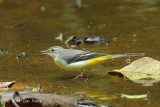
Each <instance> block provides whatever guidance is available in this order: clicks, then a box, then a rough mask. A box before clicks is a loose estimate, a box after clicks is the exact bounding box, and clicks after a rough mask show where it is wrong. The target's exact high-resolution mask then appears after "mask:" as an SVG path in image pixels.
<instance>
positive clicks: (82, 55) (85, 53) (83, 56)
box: [66, 51, 106, 64]
mask: <svg viewBox="0 0 160 107" xmlns="http://www.w3.org/2000/svg"><path fill="white" fill-rule="evenodd" d="M105 55H106V54H105V53H92V52H89V51H83V52H82V53H80V54H76V55H74V56H72V57H70V58H68V59H67V60H66V62H67V64H71V63H74V62H78V61H83V60H88V59H92V58H96V57H99V56H105Z"/></svg>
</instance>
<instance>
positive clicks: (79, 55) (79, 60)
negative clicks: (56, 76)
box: [40, 46, 144, 79]
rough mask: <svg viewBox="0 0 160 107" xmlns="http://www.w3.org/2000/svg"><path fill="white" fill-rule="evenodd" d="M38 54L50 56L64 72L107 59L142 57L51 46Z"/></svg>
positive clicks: (139, 54)
mask: <svg viewBox="0 0 160 107" xmlns="http://www.w3.org/2000/svg"><path fill="white" fill-rule="evenodd" d="M40 52H41V53H42V54H46V55H49V56H51V57H52V58H53V60H54V62H55V63H56V64H57V65H58V66H59V67H60V68H62V69H63V70H66V71H80V70H85V69H87V68H91V67H93V66H94V65H96V64H98V63H101V62H103V61H105V60H108V59H113V58H120V57H128V56H143V55H144V53H126V54H114V55H110V54H106V53H96V52H90V51H84V50H78V49H65V48H63V47H61V46H52V47H50V48H49V49H47V50H44V51H40ZM82 74H83V72H82V73H81V74H79V75H78V76H77V77H76V78H78V77H79V76H81V75H82ZM76 78H75V79H76Z"/></svg>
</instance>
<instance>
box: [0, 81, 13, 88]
mask: <svg viewBox="0 0 160 107" xmlns="http://www.w3.org/2000/svg"><path fill="white" fill-rule="evenodd" d="M13 83H15V81H11V82H0V88H5V87H8V86H10V85H11V84H13Z"/></svg>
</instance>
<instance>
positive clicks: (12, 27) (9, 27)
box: [5, 24, 24, 29]
mask: <svg viewBox="0 0 160 107" xmlns="http://www.w3.org/2000/svg"><path fill="white" fill-rule="evenodd" d="M23 25H24V24H16V25H11V26H6V27H5V28H6V29H15V28H17V27H21V26H23Z"/></svg>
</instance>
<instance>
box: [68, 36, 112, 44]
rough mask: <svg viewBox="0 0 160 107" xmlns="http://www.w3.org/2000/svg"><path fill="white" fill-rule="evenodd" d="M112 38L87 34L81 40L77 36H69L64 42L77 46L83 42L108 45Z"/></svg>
mask: <svg viewBox="0 0 160 107" xmlns="http://www.w3.org/2000/svg"><path fill="white" fill-rule="evenodd" d="M112 41H113V40H112V39H106V38H101V37H99V36H88V37H85V38H84V39H83V40H81V39H79V38H78V37H77V36H70V37H69V38H68V39H67V40H66V41H65V44H76V45H77V46H79V45H81V44H83V43H85V44H106V45H108V44H109V43H111V42H112Z"/></svg>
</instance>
